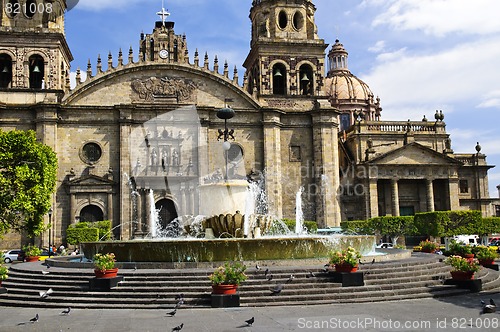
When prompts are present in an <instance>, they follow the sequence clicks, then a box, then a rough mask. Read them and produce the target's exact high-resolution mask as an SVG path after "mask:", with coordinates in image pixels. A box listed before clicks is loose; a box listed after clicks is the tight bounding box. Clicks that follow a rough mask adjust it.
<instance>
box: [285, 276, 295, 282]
mask: <svg viewBox="0 0 500 332" xmlns="http://www.w3.org/2000/svg"><path fill="white" fill-rule="evenodd" d="M293 279H295V276H294V275H293V274H291V275H290V278H288V279H287V281H286V282H287V283H289V282H292V281H293Z"/></svg>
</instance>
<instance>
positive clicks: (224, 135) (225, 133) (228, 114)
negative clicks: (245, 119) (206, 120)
mask: <svg viewBox="0 0 500 332" xmlns="http://www.w3.org/2000/svg"><path fill="white" fill-rule="evenodd" d="M229 101H232V100H231V99H226V100H225V102H226V107H224V108H222V109H220V110H218V111H217V117H218V118H219V119H223V120H224V130H222V129H219V130H218V134H219V135H218V137H217V140H218V141H220V140H221V139H223V140H224V143H222V148H223V149H224V159H225V162H226V172H225V173H226V174H225V176H224V180H226V182H227V180H228V179H227V153H228V151H229V149H231V143H229V142H228V140H229V139H232V140H233V141H234V129H229V128H227V120H229V119H232V118H233V117H234V114H235V112H234V110H233V109H232V108H230V107H228V106H227V102H229Z"/></svg>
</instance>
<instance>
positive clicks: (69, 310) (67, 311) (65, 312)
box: [61, 307, 71, 315]
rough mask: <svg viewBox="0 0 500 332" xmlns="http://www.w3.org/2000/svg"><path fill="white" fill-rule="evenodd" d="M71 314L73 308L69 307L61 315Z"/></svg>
mask: <svg viewBox="0 0 500 332" xmlns="http://www.w3.org/2000/svg"><path fill="white" fill-rule="evenodd" d="M70 312H71V308H70V307H68V309H65V310H63V311H62V312H61V315H69V313H70Z"/></svg>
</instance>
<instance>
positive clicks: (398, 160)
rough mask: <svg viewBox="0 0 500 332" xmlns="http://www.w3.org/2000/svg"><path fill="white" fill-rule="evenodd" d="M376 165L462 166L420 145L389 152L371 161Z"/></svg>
mask: <svg viewBox="0 0 500 332" xmlns="http://www.w3.org/2000/svg"><path fill="white" fill-rule="evenodd" d="M369 163H370V164H376V165H461V164H462V163H461V162H460V161H458V160H456V159H454V158H451V157H449V156H447V155H444V154H442V153H439V152H437V151H434V150H433V149H430V148H428V147H426V146H423V145H421V144H419V143H416V142H414V143H410V144H407V145H405V146H403V147H400V148H398V149H395V150H392V151H389V152H387V153H385V154H383V155H380V156H378V157H376V158H374V159H372V160H370V161H369Z"/></svg>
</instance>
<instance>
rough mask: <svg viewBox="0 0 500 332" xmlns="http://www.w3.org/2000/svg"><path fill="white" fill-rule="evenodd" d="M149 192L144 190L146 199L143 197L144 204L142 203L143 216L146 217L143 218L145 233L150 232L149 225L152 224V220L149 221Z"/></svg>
mask: <svg viewBox="0 0 500 332" xmlns="http://www.w3.org/2000/svg"><path fill="white" fill-rule="evenodd" d="M149 190H150V189H145V194H146V197H145V202H144V203H145V212H146V213H145V216H146V218H145V224H146V225H145V226H146V227H145V232H146V233H150V232H151V229H150V227H149V226H150V225H151V222H152V220H151V208H152V206H151V199H150V198H149Z"/></svg>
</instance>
